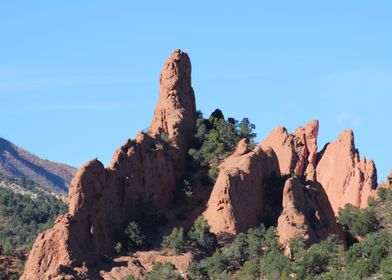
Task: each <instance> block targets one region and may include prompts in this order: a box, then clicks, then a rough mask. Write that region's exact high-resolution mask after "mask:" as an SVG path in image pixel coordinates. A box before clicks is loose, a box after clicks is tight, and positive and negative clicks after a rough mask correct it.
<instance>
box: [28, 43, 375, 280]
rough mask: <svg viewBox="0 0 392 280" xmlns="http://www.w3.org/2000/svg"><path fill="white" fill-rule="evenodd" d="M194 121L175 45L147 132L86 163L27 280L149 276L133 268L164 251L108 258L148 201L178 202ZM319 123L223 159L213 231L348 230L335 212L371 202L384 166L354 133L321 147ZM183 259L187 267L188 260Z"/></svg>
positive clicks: (187, 71) (320, 234)
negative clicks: (106, 160)
mask: <svg viewBox="0 0 392 280" xmlns="http://www.w3.org/2000/svg"><path fill="white" fill-rule="evenodd" d="M195 123H196V105H195V97H194V92H193V89H192V86H191V64H190V60H189V57H188V55H187V54H186V53H184V52H182V51H180V50H176V51H175V52H174V53H173V54H172V55H171V56H170V57H169V59H168V60H167V62H166V63H165V65H164V68H163V71H162V74H161V79H160V93H159V100H158V103H157V106H156V109H155V113H154V117H153V120H152V123H151V127H150V130H149V133H148V134H146V133H139V134H138V135H137V137H136V138H135V139H134V140H127V141H126V142H125V144H124V145H123V146H122V147H121V148H119V149H118V150H117V151H116V153H115V155H114V157H113V160H112V162H111V164H110V165H109V167H107V168H105V167H104V166H103V165H102V163H100V162H99V161H97V160H93V161H90V162H88V163H86V164H85V165H84V166H82V167H81V168H80V169H79V171H78V172H77V173H76V176H75V177H74V179H73V180H72V183H71V187H70V190H69V212H68V214H66V215H63V216H61V217H60V218H59V219H58V220H57V222H56V224H55V226H54V227H53V228H52V229H50V230H48V231H47V232H45V233H43V234H41V235H40V236H39V237H38V238H37V240H36V242H35V244H34V246H33V249H32V251H31V253H30V255H29V258H28V261H27V263H26V267H25V272H24V274H23V276H22V278H21V279H23V280H29V279H115V276H114V275H126V273H134V275H135V276H138V277H139V276H140V277H142V276H143V275H145V272H146V269H138V268H135V267H134V265H135V264H137V267H139V268H140V267H144V268H145V267H150V266H151V263H154V262H157V261H159V260H158V259H161V255H159V254H158V255H157V254H152V253H151V254H149V253H144V254H143V253H138V254H139V255H140V256H141V257H140V258H138V257H137V256H138V254H136V255H135V256H136V259H134V258H133V259H129V258H127V259H124V260H123V261H119V259H118V258H117V259H112V261H111V262H110V261H109V263H108V258H109V259H110V256H114V255H115V252H114V249H113V248H114V245H115V243H116V240H118V235H119V232H120V231H121V229H122V227H123V225H124V224H125V223H127V222H129V221H130V220H131V219H133V218H135V217H136V216H140V215H141V216H143V214H144V211H145V207H143V205H145V204H146V203H148V204H153V205H155V206H156V207H157V209H159V210H160V211H162V212H164V213H170V212H171V210H172V208H173V207H175V205H173V198H174V193H175V191H176V188H177V186H178V185H179V183H180V181H181V180H182V178H183V175H184V172H185V171H186V155H187V151H188V148H189V147H191V143H192V141H193V135H194V133H195V131H194V130H195ZM318 130H319V123H318V121H311V122H310V123H308V124H307V125H306V126H305V127H303V128H302V127H300V128H298V129H297V130H296V131H295V132H294V133H288V132H287V130H286V129H285V128H284V127H278V128H276V129H274V130H273V131H272V133H271V134H270V135H269V136H268V137H267V138H266V139H264V140H263V141H262V142H261V143H260V145H258V146H257V147H255V148H254V149H253V150H250V149H249V147H248V143H247V141H246V140H245V139H244V140H242V141H241V142H240V143H239V144H238V147H237V149H236V150H235V151H234V153H233V154H232V155H231V156H230V157H228V158H226V159H225V160H224V161H223V162H221V164H220V165H219V166H218V168H219V169H220V174H219V176H218V178H217V181H216V183H215V185H214V187H213V188H212V190H211V193H210V194H208V197H209V198H208V199H206V201H203V202H204V203H205V204H203V203H202V204H201V206H200V207H201V208H202V209H200V210H201V211H200V212H203V213H204V214H203V215H204V217H205V218H206V220H207V221H208V223H209V225H210V226H211V229H212V231H213V232H214V233H216V234H218V235H219V234H223V235H227V234H228V235H236V234H238V233H240V232H244V231H246V230H247V229H249V228H251V227H255V226H257V225H259V224H260V223H264V224H266V225H275V226H277V229H278V235H279V237H280V241H281V243H282V245H283V246H286V247H287V242H288V240H290V239H291V238H292V237H295V236H296V235H301V236H303V237H305V239H306V240H307V242H308V243H309V244H311V243H315V242H319V241H320V240H323V239H325V238H326V237H327V236H328V235H329V234H337V235H339V236H341V234H340V233H341V231H340V227H339V225H338V224H337V222H336V218H335V214H334V211H335V212H336V210H337V209H338V207H341V206H343V205H344V204H345V203H347V202H349V203H353V204H354V205H357V206H361V207H364V206H366V205H365V203H364V202H365V201H366V200H367V197H368V196H369V195H371V193H372V191H373V189H374V188H375V186H376V185H375V184H376V180H377V175H376V168H375V165H374V163H373V162H372V161H367V160H366V159H364V158H363V159H359V153H358V151H356V149H355V146H354V138H353V137H354V136H353V134H352V132H351V131H349V132H344V133H343V134H342V135H341V136H340V137H339V139H338V140H337V141H335V142H332V143H330V144H328V145H327V146H326V147H325V148H324V149H323V150H322V151H321V152H318V145H317V135H318ZM198 210H199V209H198ZM168 230H170V229H168ZM341 237H342V236H341ZM147 255H148V257H146V256H147ZM191 258H192V256H190V257H189V255H187V257H185V259H186V260H189V259H191ZM173 261H176V260H173ZM185 262H186V263H188V264H189V261H185ZM180 263H181V269H182V270H186V266H185V267H184V266H183V264H184V261H183V260H182V261H180ZM147 270H148V269H147ZM64 277H68V278H64Z"/></svg>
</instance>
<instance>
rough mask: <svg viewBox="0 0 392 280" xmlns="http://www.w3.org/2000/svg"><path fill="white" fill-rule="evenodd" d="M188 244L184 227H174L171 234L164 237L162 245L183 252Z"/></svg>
mask: <svg viewBox="0 0 392 280" xmlns="http://www.w3.org/2000/svg"><path fill="white" fill-rule="evenodd" d="M185 245H186V239H185V235H184V228H174V229H173V231H172V232H171V234H170V235H168V236H165V237H164V238H163V241H162V244H161V246H162V247H163V248H168V249H174V250H175V251H176V252H177V253H181V252H182V251H183V250H184V248H185Z"/></svg>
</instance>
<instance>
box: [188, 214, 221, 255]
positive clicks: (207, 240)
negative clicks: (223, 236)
mask: <svg viewBox="0 0 392 280" xmlns="http://www.w3.org/2000/svg"><path fill="white" fill-rule="evenodd" d="M188 238H189V241H190V242H191V244H192V245H193V246H197V247H199V248H201V249H204V250H207V251H213V250H215V248H216V245H217V240H216V236H215V235H214V234H213V233H211V232H210V226H209V225H208V224H207V222H206V220H205V219H204V218H203V216H200V217H198V218H197V219H196V221H195V223H194V224H193V227H192V228H191V230H190V231H189V233H188Z"/></svg>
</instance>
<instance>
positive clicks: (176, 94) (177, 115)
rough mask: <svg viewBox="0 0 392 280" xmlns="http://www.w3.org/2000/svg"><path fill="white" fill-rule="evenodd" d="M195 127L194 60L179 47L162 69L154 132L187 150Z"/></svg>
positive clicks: (153, 125)
mask: <svg viewBox="0 0 392 280" xmlns="http://www.w3.org/2000/svg"><path fill="white" fill-rule="evenodd" d="M195 128H196V102H195V96H194V93H193V89H192V86H191V62H190V60H189V57H188V55H187V54H186V53H184V52H182V51H181V50H176V51H174V53H173V54H172V55H171V56H170V58H169V59H168V60H167V61H166V63H165V66H164V67H163V70H162V74H161V79H160V94H159V101H158V104H157V106H156V108H155V113H154V118H153V120H152V123H151V126H150V133H151V134H152V135H161V134H162V133H166V134H167V136H168V137H169V139H170V140H171V141H172V143H173V144H174V146H176V147H178V148H179V149H180V150H181V151H185V152H186V151H188V148H189V147H188V144H189V141H190V140H192V139H193V136H194V132H195Z"/></svg>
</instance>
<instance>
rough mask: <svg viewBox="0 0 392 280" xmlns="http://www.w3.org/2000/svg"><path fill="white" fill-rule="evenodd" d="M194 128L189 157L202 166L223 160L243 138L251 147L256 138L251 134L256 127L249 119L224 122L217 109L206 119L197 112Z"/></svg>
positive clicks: (230, 119)
mask: <svg viewBox="0 0 392 280" xmlns="http://www.w3.org/2000/svg"><path fill="white" fill-rule="evenodd" d="M196 127H197V131H196V135H195V139H196V145H195V147H194V148H192V149H190V150H189V155H190V156H191V157H192V158H193V159H194V160H195V161H197V162H198V163H199V164H201V165H202V166H208V165H212V164H216V163H218V162H219V161H221V160H223V159H225V158H226V157H227V156H229V155H230V154H231V153H232V152H233V150H234V149H235V148H236V146H237V144H238V142H239V141H240V140H241V139H243V138H247V139H248V140H249V141H250V146H253V145H254V141H253V139H254V138H255V137H256V134H255V133H254V132H253V130H254V129H255V128H256V127H255V125H254V124H252V123H250V121H249V119H247V118H244V119H243V120H242V121H240V122H238V121H237V120H235V119H233V118H229V119H227V120H225V119H224V116H223V113H222V112H221V111H220V110H218V109H217V110H215V112H213V113H212V114H211V116H210V117H209V118H208V119H204V118H203V115H202V114H201V113H200V112H199V114H198V119H197V122H196Z"/></svg>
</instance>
